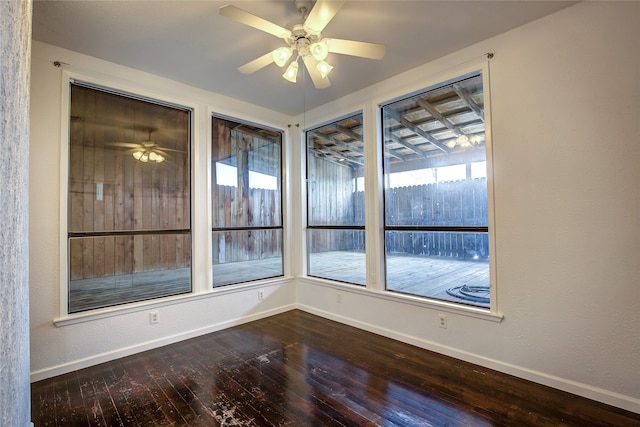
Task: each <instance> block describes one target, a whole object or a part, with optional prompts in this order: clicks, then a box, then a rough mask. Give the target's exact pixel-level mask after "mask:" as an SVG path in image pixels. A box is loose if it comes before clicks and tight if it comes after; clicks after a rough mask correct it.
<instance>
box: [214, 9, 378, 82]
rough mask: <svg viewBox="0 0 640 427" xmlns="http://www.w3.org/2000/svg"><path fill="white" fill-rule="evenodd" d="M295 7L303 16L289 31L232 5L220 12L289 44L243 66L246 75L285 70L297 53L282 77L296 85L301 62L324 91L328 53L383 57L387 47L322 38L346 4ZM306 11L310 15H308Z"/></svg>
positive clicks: (327, 78)
mask: <svg viewBox="0 0 640 427" xmlns="http://www.w3.org/2000/svg"><path fill="white" fill-rule="evenodd" d="M294 4H295V7H296V9H297V10H298V11H299V12H300V15H301V19H300V20H299V21H296V22H294V23H291V24H288V25H287V27H288V28H284V27H281V26H279V25H277V24H274V23H272V22H270V21H267V20H266V19H263V18H260V17H258V16H256V15H253V14H251V13H249V12H247V11H245V10H243V9H240V8H238V7H235V6H232V5H226V6H222V7H221V8H220V15H222V16H226V17H227V18H231V19H234V20H235V21H238V22H240V23H242V24H245V25H248V26H250V27H253V28H256V29H258V30H261V31H264V32H266V33H269V34H271V35H274V36H276V37H278V38H281V39H283V40H284V41H285V43H286V46H283V47H280V48H278V49H275V50H273V51H271V52H268V53H266V54H265V55H263V56H261V57H259V58H257V59H254V60H253V61H251V62H249V63H247V64H245V65H243V66H241V67H240V68H238V71H240V72H241V73H243V74H252V73H255V72H256V71H258V70H260V69H262V68H264V67H266V66H267V65H269V64H271V63H273V62H275V64H276V65H277V66H279V67H284V66H285V65H286V64H287V62H288V61H289V59H290V58H291V57H292V56H293V55H294V53H295V54H296V57H295V58H294V60H293V61H291V62H290V63H289V66H288V67H287V69H286V71H285V72H284V74H283V75H282V77H284V78H285V79H286V80H288V81H290V82H292V83H295V82H296V78H297V74H298V60H300V59H302V62H304V65H305V67H306V69H307V72H308V73H309V76H311V80H312V81H313V84H314V86H315V87H316V88H318V89H322V88H326V87H329V86H330V85H331V82H330V81H329V77H327V76H328V74H329V72H331V70H332V69H333V67H332V66H331V65H329V64H328V63H327V62H326V61H325V59H326V58H327V55H328V54H329V53H339V54H342V55H352V56H358V57H362V58H369V59H382V58H383V57H384V55H385V53H386V51H387V47H386V46H385V45H382V44H376V43H367V42H360V41H355V40H344V39H332V38H323V37H322V34H321V32H322V30H324V28H325V27H326V26H327V24H328V23H329V22H330V21H331V19H333V17H334V16H335V14H336V13H337V12H338V10H339V9H340V8H341V7H342V5H343V4H344V1H331V0H317V1H316V2H315V4H314V5H313V8H311V9H309V8H310V6H311V5H312V1H310V0H294ZM307 11H309V14H308V15H307Z"/></svg>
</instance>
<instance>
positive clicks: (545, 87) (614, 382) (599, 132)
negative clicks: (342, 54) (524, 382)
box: [298, 2, 640, 412]
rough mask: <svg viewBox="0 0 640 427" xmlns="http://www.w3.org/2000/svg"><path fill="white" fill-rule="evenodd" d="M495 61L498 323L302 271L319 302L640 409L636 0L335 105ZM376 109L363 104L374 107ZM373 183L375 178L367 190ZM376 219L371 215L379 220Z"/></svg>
mask: <svg viewBox="0 0 640 427" xmlns="http://www.w3.org/2000/svg"><path fill="white" fill-rule="evenodd" d="M486 52H494V53H495V57H494V58H493V59H492V60H491V61H490V79H491V105H492V133H493V160H494V177H495V233H496V242H495V245H496V252H497V254H496V265H497V284H498V294H497V296H498V298H497V299H498V304H499V306H498V307H499V311H500V312H501V313H502V314H503V315H504V320H503V321H502V322H501V323H495V322H490V321H486V320H480V319H477V318H473V317H468V316H464V315H459V314H456V313H448V328H447V329H440V328H438V326H437V319H438V313H439V310H438V309H437V308H433V309H429V308H425V307H421V306H417V305H413V304H407V303H403V302H400V300H399V299H395V300H393V299H388V298H387V299H385V298H383V297H382V296H380V295H376V294H374V293H371V292H370V293H368V294H367V293H364V294H363V293H361V292H349V291H348V288H344V289H341V291H340V292H342V294H343V302H342V303H341V304H337V303H336V297H335V293H336V289H335V288H330V287H326V286H320V285H319V284H318V282H313V281H311V280H310V279H305V280H304V281H303V283H301V285H300V286H299V288H298V303H299V304H300V305H301V306H302V307H303V308H305V309H307V310H309V311H313V312H316V313H318V314H322V315H325V316H328V317H332V318H335V319H339V320H342V321H345V322H347V323H351V324H354V325H357V326H360V327H363V328H365V329H369V330H372V331H376V332H379V333H383V334H386V335H389V336H393V337H396V338H399V339H402V340H405V341H409V342H413V343H415V344H417V345H421V346H423V347H426V348H432V349H435V350H437V351H441V352H444V353H447V354H451V355H453V356H456V357H460V358H463V359H467V360H470V361H473V362H476V363H480V364H483V365H486V366H490V367H493V368H496V369H499V370H502V371H506V372H510V373H514V374H516V375H519V376H522V377H525V378H530V379H533V380H535V381H538V382H542V383H545V384H548V385H551V386H554V387H558V388H561V389H565V390H569V391H572V392H574V393H578V394H581V395H585V396H588V397H591V398H594V399H598V400H602V401H605V402H607V403H611V404H614V405H618V406H622V407H625V408H627V409H631V410H635V411H637V412H640V309H639V305H640V262H639V261H640V190H639V184H640V162H639V160H640V134H639V130H638V129H639V127H638V126H639V124H638V123H639V122H640V105H639V104H640V102H639V98H640V84H639V77H640V3H638V2H583V3H580V4H578V5H575V6H572V7H570V8H568V9H566V10H563V11H560V12H558V13H556V14H553V15H551V16H548V17H546V18H543V19H541V20H538V21H536V22H533V23H531V24H528V25H526V26H523V27H520V28H517V29H515V30H513V31H510V32H508V33H505V34H502V35H500V36H497V37H495V38H492V39H490V40H487V41H485V42H483V43H480V44H478V45H475V46H471V47H469V48H466V49H464V50H462V51H460V52H457V53H456V54H453V55H450V56H447V57H445V58H442V59H441V60H438V61H435V62H432V63H430V64H426V65H425V66H423V67H420V68H419V69H416V70H413V71H412V72H409V73H405V74H404V75H401V76H397V78H394V79H391V80H390V81H387V82H383V83H382V84H380V85H376V86H374V87H372V88H368V89H367V90H366V91H363V92H361V93H358V94H355V95H353V96H351V97H348V98H346V99H342V100H340V101H339V102H336V103H334V104H332V105H326V106H323V107H322V108H320V109H318V110H316V111H312V112H308V113H307V115H306V118H307V122H309V121H310V120H311V121H313V120H318V121H321V120H326V119H327V118H329V117H330V115H331V114H334V112H335V111H349V110H350V109H352V110H355V109H360V108H362V105H363V103H366V102H369V101H370V100H371V99H378V100H379V101H380V100H384V99H385V98H384V97H385V96H388V98H386V99H389V98H391V97H394V96H399V95H401V94H402V92H403V90H404V91H406V90H408V89H409V88H411V89H415V85H416V84H420V83H419V82H420V81H423V82H425V83H424V84H425V85H426V84H427V83H434V82H432V81H429V79H430V78H431V77H432V76H435V75H437V74H439V73H441V72H442V71H443V70H447V69H451V68H452V67H455V66H456V65H459V64H462V63H465V62H467V61H469V60H471V59H473V58H478V57H481V56H482V55H483V54H484V53H486ZM367 108H369V107H367ZM368 189H369V187H368ZM367 221H368V224H369V220H367Z"/></svg>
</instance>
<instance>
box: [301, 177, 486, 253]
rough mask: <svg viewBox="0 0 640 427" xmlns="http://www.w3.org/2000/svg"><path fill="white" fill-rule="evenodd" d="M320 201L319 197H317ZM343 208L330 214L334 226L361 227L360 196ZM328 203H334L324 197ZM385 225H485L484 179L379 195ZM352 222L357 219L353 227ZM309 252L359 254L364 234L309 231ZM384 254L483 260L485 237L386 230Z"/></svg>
mask: <svg viewBox="0 0 640 427" xmlns="http://www.w3.org/2000/svg"><path fill="white" fill-rule="evenodd" d="M318 197H320V196H318ZM351 197H352V200H351V204H349V205H348V204H344V203H342V204H341V203H333V206H347V205H348V206H349V208H348V209H345V210H343V211H341V212H340V211H337V210H336V211H335V212H332V213H331V214H330V218H333V219H334V221H335V223H334V224H333V225H342V224H354V223H356V224H358V223H359V224H364V217H363V216H362V215H363V213H364V192H362V191H359V192H355V193H351ZM327 198H328V199H331V198H335V195H334V196H333V197H331V196H328V197H327ZM385 216H386V222H387V226H408V227H412V228H415V227H421V226H424V227H428V226H443V227H446V226H484V227H486V226H487V181H486V179H484V178H481V179H473V180H465V181H451V182H444V183H436V184H425V185H416V186H409V187H398V188H392V189H388V190H387V191H386V192H385ZM354 218H357V219H358V220H357V221H355V222H354ZM308 238H309V244H310V250H311V251H312V252H323V251H339V250H355V251H363V250H365V240H364V231H362V230H344V229H333V230H330V229H313V230H309V232H308ZM385 242H386V250H387V253H397V254H407V255H421V256H443V257H452V258H457V259H486V258H487V257H488V256H489V246H488V236H487V233H461V232H440V231H419V230H418V231H415V230H411V231H388V232H387V233H386V236H385Z"/></svg>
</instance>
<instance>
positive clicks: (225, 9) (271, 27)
mask: <svg viewBox="0 0 640 427" xmlns="http://www.w3.org/2000/svg"><path fill="white" fill-rule="evenodd" d="M220 15H222V16H226V17H227V18H231V19H233V20H235V21H238V22H240V23H242V24H245V25H248V26H250V27H253V28H256V29H258V30H261V31H264V32H265V33H269V34H272V35H274V36H276V37H279V38H281V39H284V38H287V37H291V31H289V30H287V29H286V28H284V27H281V26H280V25H276V24H274V23H273V22H269V21H267V20H266V19H262V18H260V17H258V16H256V15H253V14H251V13H249V12H247V11H246V10H243V9H240V8H238V7H235V6H232V5H230V4H228V5H226V6H222V7H221V8H220Z"/></svg>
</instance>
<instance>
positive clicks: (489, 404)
mask: <svg viewBox="0 0 640 427" xmlns="http://www.w3.org/2000/svg"><path fill="white" fill-rule="evenodd" d="M31 397H32V401H31V402H32V418H33V422H34V424H35V426H36V427H39V426H281V425H290V426H581V427H588V426H640V414H634V413H631V412H627V411H624V410H621V409H618V408H614V407H611V406H607V405H604V404H601V403H597V402H594V401H591V400H588V399H585V398H581V397H577V396H575V395H571V394H568V393H564V392H561V391H558V390H554V389H551V388H548V387H545V386H541V385H538V384H534V383H531V382H528V381H524V380H521V379H518V378H515V377H512V376H509V375H505V374H501V373H498V372H495V371H492V370H489V369H485V368H481V367H478V366H476V365H471V364H468V363H465V362H461V361H459V360H456V359H452V358H449V357H445V356H441V355H438V354H436V353H432V352H429V351H426V350H422V349H419V348H416V347H413V346H410V345H407V344H403V343H400V342H397V341H394V340H391V339H387V338H384V337H381V336H378V335H375V334H371V333H368V332H364V331H361V330H358V329H355V328H352V327H349V326H345V325H342V324H339V323H335V322H332V321H329V320H326V319H322V318H320V317H317V316H313V315H310V314H308V313H304V312H302V311H299V310H294V311H289V312H286V313H283V314H280V315H276V316H272V317H269V318H266V319H262V320H258V321H255V322H251V323H247V324H244V325H241V326H238V327H234V328H230V329H226V330H223V331H219V332H216V333H212V334H208V335H204V336H201V337H197V338H194V339H190V340H186V341H182V342H180V343H177V344H173V345H170V346H165V347H162V348H158V349H154V350H150V351H146V352H144V353H140V354H137V355H134V356H130V357H126V358H122V359H118V360H114V361H112V362H108V363H104V364H101V365H97V366H95V367H92V368H88V369H83V370H79V371H76V372H71V373H69V374H66V375H61V376H58V377H55V378H51V379H47V380H43V381H39V382H36V383H33V384H32V392H31Z"/></svg>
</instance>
